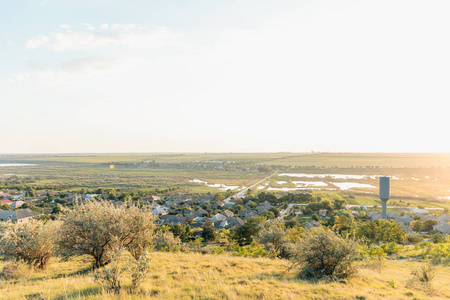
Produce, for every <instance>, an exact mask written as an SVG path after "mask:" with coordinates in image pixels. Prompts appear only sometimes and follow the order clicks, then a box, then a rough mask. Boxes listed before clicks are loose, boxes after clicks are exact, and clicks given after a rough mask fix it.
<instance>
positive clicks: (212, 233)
mask: <svg viewBox="0 0 450 300" xmlns="http://www.w3.org/2000/svg"><path fill="white" fill-rule="evenodd" d="M202 238H203V241H204V242H210V241H215V240H216V238H217V234H216V230H215V229H214V227H213V222H211V221H206V222H205V224H204V225H203V231H202Z"/></svg>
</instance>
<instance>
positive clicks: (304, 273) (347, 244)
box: [291, 229, 358, 278]
mask: <svg viewBox="0 0 450 300" xmlns="http://www.w3.org/2000/svg"><path fill="white" fill-rule="evenodd" d="M357 247H358V243H357V242H356V241H347V240H345V239H343V238H342V237H341V236H339V235H337V234H335V233H334V232H333V231H329V230H327V231H325V230H323V229H321V230H319V231H317V232H313V233H312V234H311V235H309V236H307V237H306V238H304V239H303V240H302V241H301V242H300V244H299V245H298V248H297V251H296V252H295V254H294V255H293V256H292V258H291V259H292V261H293V266H294V267H296V268H298V269H299V271H300V273H299V275H300V276H301V277H306V278H323V277H325V276H332V277H335V278H347V277H349V276H352V275H353V274H355V272H356V267H355V266H354V260H355V258H356V256H357V254H358V248H357Z"/></svg>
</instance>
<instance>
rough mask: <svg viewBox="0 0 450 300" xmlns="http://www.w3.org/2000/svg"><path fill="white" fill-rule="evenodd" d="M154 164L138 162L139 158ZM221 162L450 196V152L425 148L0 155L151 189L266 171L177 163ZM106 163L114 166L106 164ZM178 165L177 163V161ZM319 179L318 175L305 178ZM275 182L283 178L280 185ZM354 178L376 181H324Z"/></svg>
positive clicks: (80, 180)
mask: <svg viewBox="0 0 450 300" xmlns="http://www.w3.org/2000/svg"><path fill="white" fill-rule="evenodd" d="M143 161H144V162H151V163H154V166H150V167H141V166H139V164H140V163H142V162H143ZM205 161H224V162H231V165H232V166H240V167H242V166H243V167H245V166H249V167H251V168H253V169H255V168H257V167H258V166H263V165H265V166H270V167H271V168H272V169H273V170H275V169H278V170H279V173H281V172H287V173H306V174H353V175H368V176H370V175H388V176H395V177H397V178H399V179H400V180H392V181H391V194H392V195H393V196H394V197H395V196H399V197H409V198H420V199H427V198H435V199H437V198H438V197H449V196H450V154H439V153H438V154H430V153H136V154H130V153H126V154H120V153H115V154H35V155H0V163H8V162H9V163H35V164H37V165H36V166H28V167H0V177H1V176H2V174H15V175H19V176H29V175H32V176H42V178H41V179H40V180H39V182H38V184H40V185H41V184H45V185H56V187H61V188H65V187H66V188H73V187H89V188H95V187H115V188H127V187H128V188H140V189H144V188H153V187H172V186H176V187H179V188H182V189H185V190H186V191H194V192H204V191H211V192H215V191H218V190H217V188H216V189H215V188H209V187H206V186H204V185H199V184H193V183H190V182H189V180H192V179H200V180H203V181H208V182H210V183H216V184H226V185H232V186H249V185H251V184H253V183H255V182H257V181H259V180H260V179H262V178H264V177H265V176H267V173H259V172H255V171H245V170H244V169H242V168H241V169H240V170H238V169H235V168H234V167H233V168H229V169H226V170H225V169H222V170H220V169H215V170H213V169H194V168H187V167H185V166H182V164H190V163H193V162H205ZM110 164H112V165H115V168H114V169H110V167H109V166H110ZM177 164H178V165H177ZM294 180H305V179H304V178H303V179H302V178H297V179H296V178H286V177H281V176H277V177H274V178H272V180H271V182H270V185H268V186H267V187H276V188H283V187H290V188H293V187H295V185H293V184H292V181H294ZM309 180H311V181H321V180H322V179H309ZM277 181H288V183H286V185H279V184H277ZM325 181H326V182H327V184H329V186H330V187H333V188H336V187H335V186H334V185H333V182H338V183H342V182H344V183H345V182H351V183H352V182H356V183H361V184H369V185H372V186H378V181H377V180H376V179H370V178H369V179H365V180H356V181H355V180H329V179H328V180H325ZM353 192H357V193H362V192H364V193H370V194H372V195H376V194H377V192H378V191H377V189H376V188H356V189H353Z"/></svg>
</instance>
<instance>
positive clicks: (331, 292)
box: [0, 252, 450, 299]
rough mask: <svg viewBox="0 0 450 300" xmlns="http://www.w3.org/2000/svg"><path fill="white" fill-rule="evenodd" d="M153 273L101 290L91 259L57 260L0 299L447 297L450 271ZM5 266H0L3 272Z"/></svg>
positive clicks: (240, 265) (226, 266)
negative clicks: (430, 276)
mask: <svg viewBox="0 0 450 300" xmlns="http://www.w3.org/2000/svg"><path fill="white" fill-rule="evenodd" d="M150 255H151V258H152V274H151V276H150V278H149V279H147V280H146V281H145V282H144V284H143V286H142V287H141V289H140V294H138V295H132V294H129V293H128V292H127V291H128V285H129V282H128V281H127V280H125V281H124V282H123V285H124V292H123V293H122V294H121V295H113V294H111V293H106V292H103V293H102V290H101V288H100V286H99V285H98V284H96V283H95V282H94V281H93V279H92V277H90V276H88V275H87V274H88V273H89V270H88V269H89V266H90V261H89V260H87V259H85V258H78V259H74V260H71V261H69V262H56V261H53V263H52V264H51V265H50V267H49V268H48V269H47V270H44V271H32V272H30V273H29V274H27V275H26V276H24V278H22V279H19V280H0V298H1V299H148V298H151V299H385V298H388V299H430V298H434V299H448V298H450V285H449V284H448V283H449V282H450V267H443V266H439V267H437V273H436V278H435V279H434V280H433V282H432V287H433V289H432V290H430V289H429V287H427V286H425V285H421V284H416V285H414V286H409V287H407V283H408V281H410V278H411V275H410V274H411V270H412V269H413V268H416V267H418V266H419V265H421V264H424V263H419V262H398V261H395V262H388V263H387V264H386V266H385V267H384V268H383V270H382V271H381V272H377V271H376V270H373V269H371V268H368V267H366V266H365V265H364V263H360V264H359V274H358V276H356V277H355V278H352V279H350V280H348V281H347V282H345V283H340V282H328V283H327V282H318V283H312V282H308V281H303V280H300V279H298V278H296V276H295V273H294V272H287V271H286V270H287V268H288V267H289V264H288V262H286V261H282V260H270V259H263V258H259V259H251V258H243V257H229V256H219V255H200V254H183V253H178V254H172V253H159V252H155V253H151V254H150ZM5 265H6V262H0V268H1V269H2V268H3V267H4V266H5Z"/></svg>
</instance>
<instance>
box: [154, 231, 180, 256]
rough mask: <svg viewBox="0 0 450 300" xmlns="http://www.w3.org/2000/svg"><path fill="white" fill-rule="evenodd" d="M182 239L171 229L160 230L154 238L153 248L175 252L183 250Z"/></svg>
mask: <svg viewBox="0 0 450 300" xmlns="http://www.w3.org/2000/svg"><path fill="white" fill-rule="evenodd" d="M181 246H182V244H181V240H180V238H179V237H175V236H174V235H173V233H172V232H170V231H167V232H165V231H160V232H158V233H157V234H156V236H155V239H154V240H153V248H154V249H155V250H156V251H166V252H174V251H179V250H181Z"/></svg>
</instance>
